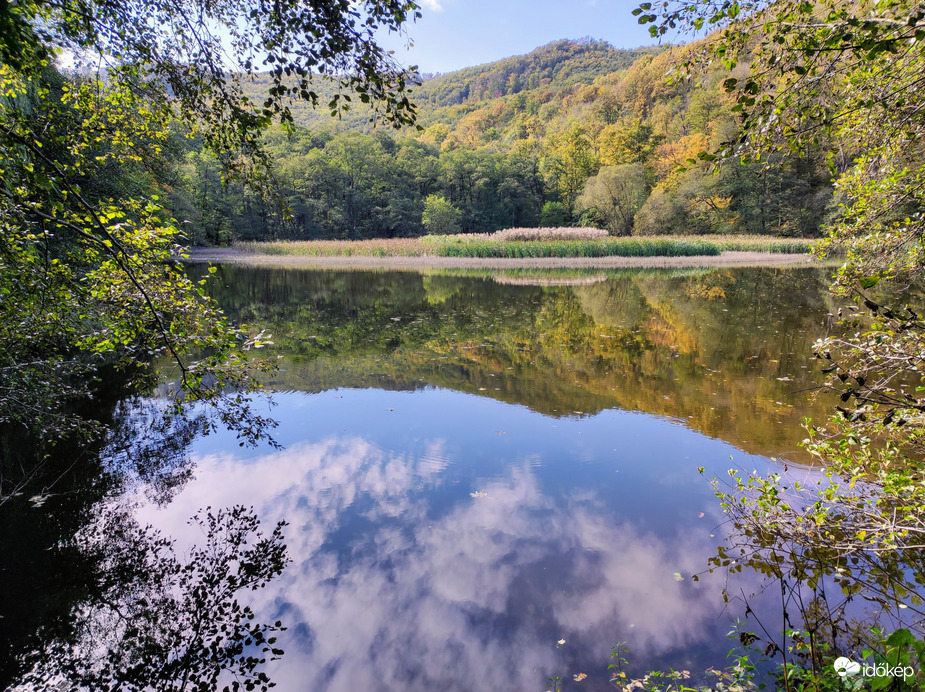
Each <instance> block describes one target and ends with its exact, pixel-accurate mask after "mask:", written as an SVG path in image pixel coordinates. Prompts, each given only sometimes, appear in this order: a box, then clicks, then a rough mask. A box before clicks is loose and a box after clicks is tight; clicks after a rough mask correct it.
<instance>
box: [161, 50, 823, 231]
mask: <svg viewBox="0 0 925 692" xmlns="http://www.w3.org/2000/svg"><path fill="white" fill-rule="evenodd" d="M691 50H692V47H691V46H679V47H670V48H668V49H664V50H662V49H656V48H647V49H640V50H637V51H620V50H616V49H614V48H612V47H610V46H609V45H607V44H605V43H603V42H598V41H592V40H582V41H578V42H570V41H561V42H557V43H554V44H550V45H549V46H544V47H543V48H540V49H538V50H537V51H534V52H533V53H531V54H529V55H527V56H520V57H516V58H508V59H506V60H503V61H499V62H497V63H493V64H492V65H487V66H484V67H481V68H469V69H467V70H462V71H460V72H456V73H452V74H449V75H443V76H440V77H436V78H434V79H432V80H429V81H427V82H426V83H425V84H424V85H423V86H422V87H421V88H420V89H419V90H418V92H416V94H415V96H414V98H415V100H416V102H417V103H418V108H419V113H418V122H419V128H420V129H419V130H412V131H403V132H394V131H391V130H375V131H373V130H369V129H368V128H365V127H364V125H363V123H364V122H365V120H366V119H368V113H367V112H366V111H362V110H356V109H355V110H354V111H352V113H353V115H350V117H349V118H346V119H344V120H342V121H340V122H335V123H333V124H331V123H330V122H328V123H326V124H324V125H317V124H316V125H314V126H312V127H310V128H303V127H297V128H296V129H295V131H294V132H292V133H289V134H287V133H285V132H283V131H282V130H281V129H273V130H271V131H270V132H268V134H267V136H266V143H267V150H268V152H269V153H270V155H271V157H272V159H273V160H274V161H275V168H276V175H277V181H276V183H275V188H276V192H277V194H278V197H277V198H276V199H263V198H261V197H260V196H259V195H257V194H255V193H253V192H248V191H246V190H245V189H244V188H243V187H240V186H237V185H235V184H230V185H223V184H222V181H221V178H220V175H219V168H218V165H217V164H216V162H215V161H213V160H210V159H209V158H208V157H207V156H205V155H203V154H201V153H200V152H199V151H197V150H196V148H195V147H193V151H191V152H190V153H189V154H188V155H187V156H186V158H185V160H184V161H183V164H182V167H181V171H180V176H179V178H178V179H177V181H176V184H175V185H173V186H172V190H173V195H172V198H173V204H174V208H175V210H176V212H177V214H178V218H182V219H183V220H184V221H187V222H188V224H187V226H188V234H189V235H190V236H191V239H192V240H193V241H194V242H196V243H200V244H216V243H218V244H221V243H227V242H231V241H234V240H260V239H314V238H371V237H396V236H415V235H421V234H423V233H426V232H431V233H450V232H489V231H494V230H498V229H500V228H505V227H511V226H537V225H552V226H558V225H568V224H576V225H584V226H596V227H599V228H607V229H608V230H609V231H610V232H611V233H613V234H614V235H628V234H631V233H632V234H646V235H649V234H691V233H694V234H704V233H761V234H774V235H786V236H804V237H805V236H813V235H817V234H818V232H819V227H820V224H821V223H822V221H823V219H824V217H825V215H826V213H828V211H827V210H828V209H829V208H830V206H833V205H831V198H832V191H831V187H830V185H829V182H828V181H829V180H830V178H831V175H830V172H829V170H828V167H827V161H826V158H825V151H824V150H822V149H820V150H819V152H817V153H813V154H812V155H808V156H804V157H802V158H801V157H796V156H787V157H783V156H782V157H781V159H780V160H779V161H774V163H775V164H776V165H774V166H770V167H768V166H762V165H759V164H750V165H747V166H742V165H740V164H739V162H738V161H730V162H728V163H727V164H726V165H723V166H720V167H716V166H714V165H712V164H711V163H709V162H707V161H701V160H699V159H698V158H697V157H698V154H700V153H701V152H705V151H710V150H713V149H715V148H717V147H718V146H719V145H720V144H721V143H722V142H724V141H727V140H729V139H730V138H732V137H733V136H734V135H735V132H736V123H735V122H734V120H733V116H732V114H731V113H730V107H731V106H732V105H733V104H732V103H730V102H729V101H728V97H727V96H726V94H725V93H724V91H723V88H722V83H721V82H722V78H724V77H727V76H728V75H726V74H725V73H722V74H720V73H716V74H712V73H708V74H706V75H705V76H704V78H703V80H702V81H701V82H700V83H699V84H697V85H694V84H691V83H682V84H680V85H675V86H672V85H669V84H668V82H667V81H666V77H665V75H666V73H668V72H669V71H670V70H671V68H672V67H673V66H675V65H678V64H680V63H681V62H683V61H684V60H685V59H686V58H687V57H688V55H689V52H690V51H691ZM303 115H305V118H304V119H303V122H306V123H309V124H310V123H317V122H319V121H316V120H314V116H312V117H308V116H307V114H303ZM296 117H297V120H298V119H299V114H296ZM691 160H694V161H697V163H696V164H691V163H690V161H691Z"/></svg>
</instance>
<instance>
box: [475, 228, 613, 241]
mask: <svg viewBox="0 0 925 692" xmlns="http://www.w3.org/2000/svg"><path fill="white" fill-rule="evenodd" d="M479 235H480V236H481V235H484V236H486V237H489V238H495V239H496V240H507V241H515V240H603V239H604V238H607V237H608V236H609V235H610V234H609V233H608V232H607V231H606V230H605V229H603V228H587V227H585V228H568V227H555V228H505V229H504V230H503V231H495V232H494V233H485V234H479Z"/></svg>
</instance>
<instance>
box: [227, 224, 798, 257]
mask: <svg viewBox="0 0 925 692" xmlns="http://www.w3.org/2000/svg"><path fill="white" fill-rule="evenodd" d="M811 245H812V241H810V240H805V239H802V238H774V237H769V236H743V235H737V236H733V235H728V236H727V235H708V236H633V237H628V238H612V237H610V236H608V235H607V233H606V231H603V230H601V229H598V228H509V229H505V230H503V231H496V232H495V233H471V234H465V233H463V234H459V235H452V236H426V237H423V238H374V239H370V240H302V241H294V240H286V241H269V242H242V243H236V244H235V249H236V250H239V251H242V252H249V253H257V254H263V255H294V256H302V257H422V256H426V255H436V256H438V257H486V258H505V257H528V258H530V257H532V258H544V257H686V256H691V255H717V254H719V253H721V252H728V251H739V252H764V253H785V254H806V253H807V252H809V250H810V247H811Z"/></svg>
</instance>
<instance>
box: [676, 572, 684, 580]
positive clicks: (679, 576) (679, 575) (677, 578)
mask: <svg viewBox="0 0 925 692" xmlns="http://www.w3.org/2000/svg"><path fill="white" fill-rule="evenodd" d="M674 580H675V581H684V577H682V576H681V573H680V572H675V573H674Z"/></svg>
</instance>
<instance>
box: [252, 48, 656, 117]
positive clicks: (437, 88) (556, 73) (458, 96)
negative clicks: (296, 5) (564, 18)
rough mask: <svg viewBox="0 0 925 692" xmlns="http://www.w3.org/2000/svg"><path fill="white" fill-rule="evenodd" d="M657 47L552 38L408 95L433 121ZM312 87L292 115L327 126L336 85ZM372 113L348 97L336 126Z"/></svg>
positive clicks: (257, 91) (600, 70) (261, 79)
mask: <svg viewBox="0 0 925 692" xmlns="http://www.w3.org/2000/svg"><path fill="white" fill-rule="evenodd" d="M662 50H663V48H661V47H649V48H637V49H632V50H622V49H617V48H614V47H613V46H611V45H610V44H609V43H606V42H605V41H596V40H594V39H591V38H585V39H580V40H578V41H569V40H561V41H554V42H553V43H550V44H547V45H545V46H541V47H539V48H537V49H536V50H533V51H531V52H530V53H528V54H526V55H518V56H513V57H510V58H505V59H503V60H499V61H497V62H493V63H488V64H485V65H479V66H476V67H467V68H465V69H462V70H458V71H456V72H451V73H448V74H443V75H437V76H435V77H431V78H429V79H426V81H424V82H423V84H421V85H420V86H418V87H416V88H413V89H412V90H411V96H412V100H413V101H414V103H415V104H416V105H417V107H418V113H419V117H421V118H424V119H426V120H428V121H432V120H433V119H434V117H435V114H436V113H437V112H439V109H441V108H444V107H447V106H460V105H463V104H469V105H471V104H475V103H479V102H483V101H485V102H487V101H490V100H492V99H496V98H500V97H504V96H510V95H513V94H519V93H523V92H530V91H536V90H539V89H544V90H545V89H548V88H553V89H566V88H568V87H571V86H574V85H575V84H590V83H591V82H592V81H593V80H594V79H595V78H597V77H599V76H601V75H605V74H613V73H615V72H620V71H623V70H626V69H627V68H628V67H629V66H630V65H632V64H633V63H634V62H635V61H636V60H638V59H639V58H640V57H642V56H645V55H655V54H657V53H659V52H661V51H662ZM270 86H271V81H270V78H269V76H268V75H258V76H257V77H256V78H255V79H254V80H253V81H252V82H251V83H250V84H249V85H247V86H246V88H245V91H246V93H247V95H248V96H249V97H250V98H252V99H254V100H255V101H259V99H261V98H262V96H261V95H262V94H265V93H266V92H267V89H269V88H270ZM315 91H316V93H317V95H318V102H319V107H318V108H317V109H314V108H312V107H311V105H310V104H308V103H304V102H295V103H293V104H292V113H293V119H294V120H295V123H296V124H297V125H300V126H302V127H309V128H313V127H319V126H320V127H331V126H332V122H331V116H330V112H329V111H328V109H327V108H325V105H326V104H328V103H329V102H330V101H331V98H332V97H333V95H334V94H335V91H336V89H335V85H334V84H332V83H331V82H329V81H325V80H321V79H319V80H318V81H317V83H316V88H315ZM371 117H372V110H371V109H370V108H369V107H368V106H366V105H364V104H363V103H362V102H360V101H359V100H358V99H356V98H353V99H351V100H350V107H349V110H348V111H347V112H345V113H342V114H341V115H340V116H339V117H338V119H337V121H336V122H337V125H336V127H338V128H344V129H351V130H359V131H363V132H369V131H372V129H373V124H372V123H371V122H370V118H371ZM448 117H450V118H452V115H450V116H448Z"/></svg>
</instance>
